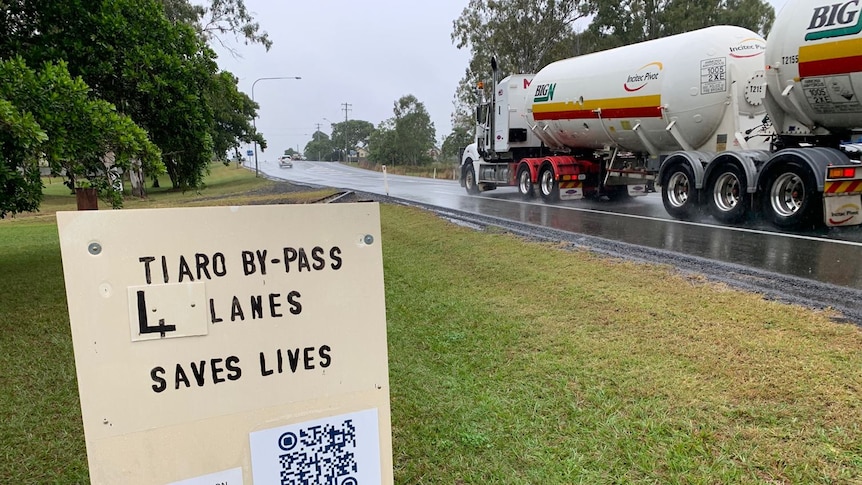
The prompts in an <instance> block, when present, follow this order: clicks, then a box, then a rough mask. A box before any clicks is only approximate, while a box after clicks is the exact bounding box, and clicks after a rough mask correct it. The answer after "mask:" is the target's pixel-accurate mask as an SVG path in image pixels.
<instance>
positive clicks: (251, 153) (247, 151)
mask: <svg viewBox="0 0 862 485" xmlns="http://www.w3.org/2000/svg"><path fill="white" fill-rule="evenodd" d="M245 155H246V156H248V157H250V156H252V155H254V152H253V151H251V150H246V151H245Z"/></svg>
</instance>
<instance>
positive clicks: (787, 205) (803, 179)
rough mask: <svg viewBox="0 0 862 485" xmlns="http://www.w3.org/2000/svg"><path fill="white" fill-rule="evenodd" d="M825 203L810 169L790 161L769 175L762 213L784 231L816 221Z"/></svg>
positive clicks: (765, 187) (765, 186)
mask: <svg viewBox="0 0 862 485" xmlns="http://www.w3.org/2000/svg"><path fill="white" fill-rule="evenodd" d="M822 204H823V200H822V199H821V197H820V194H819V193H818V192H817V185H816V184H815V182H814V176H813V175H812V174H811V172H810V171H809V170H808V168H807V167H805V166H803V165H801V164H800V163H798V162H790V163H788V164H787V165H785V166H784V167H783V168H780V169H778V170H774V171H772V172H770V174H769V176H768V177H767V178H766V184H765V185H764V192H763V210H764V213H765V216H766V218H767V219H768V220H769V222H771V223H772V224H774V225H776V226H778V227H781V228H790V227H799V226H802V225H804V224H808V223H812V222H815V217H816V216H817V215H818V214H820V213H822V212H823V211H822V208H821V206H822Z"/></svg>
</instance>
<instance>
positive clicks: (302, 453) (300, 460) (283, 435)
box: [249, 408, 382, 485]
mask: <svg viewBox="0 0 862 485" xmlns="http://www.w3.org/2000/svg"><path fill="white" fill-rule="evenodd" d="M249 444H250V445H251V450H250V451H251V468H252V478H253V481H254V484H255V485H258V484H264V485H377V484H379V483H382V479H381V478H382V474H381V473H382V468H381V460H380V433H379V421H378V419H377V410H376V409H373V408H372V409H365V410H362V411H356V412H352V413H346V414H339V415H337V416H327V417H323V418H320V419H314V420H309V421H304V422H299V423H294V424H288V425H284V426H278V427H275V428H268V429H262V430H259V431H254V432H252V433H250V434H249Z"/></svg>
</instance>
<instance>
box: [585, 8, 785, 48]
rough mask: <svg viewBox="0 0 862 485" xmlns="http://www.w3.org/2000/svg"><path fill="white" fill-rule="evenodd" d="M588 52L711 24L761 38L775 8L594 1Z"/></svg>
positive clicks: (766, 29)
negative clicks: (742, 29) (736, 29)
mask: <svg viewBox="0 0 862 485" xmlns="http://www.w3.org/2000/svg"><path fill="white" fill-rule="evenodd" d="M594 2H595V3H594V5H593V9H594V11H595V16H594V17H593V19H592V21H591V23H590V27H589V32H590V34H591V37H590V38H589V40H590V41H592V50H601V49H608V48H611V47H618V46H622V45H629V44H634V43H636V42H642V41H645V40H652V39H658V38H660V37H665V36H668V35H674V34H681V33H683V32H689V31H692V30H697V29H701V28H704V27H708V26H711V25H719V24H729V25H738V26H740V27H745V28H748V29H750V30H753V31H755V32H759V33H761V34H763V35H766V33H768V32H769V29H770V28H771V26H772V22H773V20H774V19H775V9H774V8H773V7H772V6H771V5H769V4H768V3H767V2H764V1H762V0H719V1H718V2H716V1H710V0H623V1H619V0H594Z"/></svg>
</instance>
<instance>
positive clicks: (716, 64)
mask: <svg viewBox="0 0 862 485" xmlns="http://www.w3.org/2000/svg"><path fill="white" fill-rule="evenodd" d="M726 62H727V61H726V60H725V59H724V58H723V57H718V58H715V59H704V60H702V61H700V94H712V93H723V92H725V91H727V71H726V70H727V67H726Z"/></svg>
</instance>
